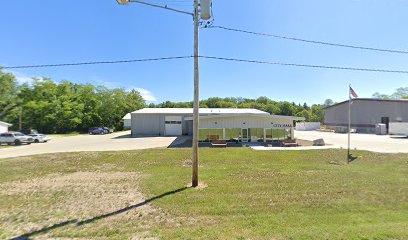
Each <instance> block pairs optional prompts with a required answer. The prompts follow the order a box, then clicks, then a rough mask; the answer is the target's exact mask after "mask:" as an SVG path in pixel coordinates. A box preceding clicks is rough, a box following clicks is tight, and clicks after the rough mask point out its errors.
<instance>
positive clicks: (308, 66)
mask: <svg viewBox="0 0 408 240" xmlns="http://www.w3.org/2000/svg"><path fill="white" fill-rule="evenodd" d="M200 58H207V59H215V60H224V61H234V62H246V63H255V64H268V65H280V66H292V67H305V68H322V69H335V70H350V71H364V72H381V73H401V74H408V71H406V70H388V69H372V68H355V67H338V66H325V65H310V64H298V63H282V62H268V61H259V60H248V59H237V58H225V57H213V56H200Z"/></svg>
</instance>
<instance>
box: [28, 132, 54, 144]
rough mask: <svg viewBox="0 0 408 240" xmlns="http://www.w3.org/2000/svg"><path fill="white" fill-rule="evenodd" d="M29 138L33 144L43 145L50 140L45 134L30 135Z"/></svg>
mask: <svg viewBox="0 0 408 240" xmlns="http://www.w3.org/2000/svg"><path fill="white" fill-rule="evenodd" d="M29 136H31V137H33V139H34V142H35V143H45V142H48V141H50V140H51V138H50V137H48V136H47V135H45V134H30V135H29Z"/></svg>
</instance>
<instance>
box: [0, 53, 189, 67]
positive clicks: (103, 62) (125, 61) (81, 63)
mask: <svg viewBox="0 0 408 240" xmlns="http://www.w3.org/2000/svg"><path fill="white" fill-rule="evenodd" d="M192 57H193V56H181V57H162V58H145V59H131V60H117V61H98V62H79V63H58V64H43V65H23V66H10V67H7V66H5V67H1V66H0V69H1V68H3V69H18V68H46V67H67V66H81V65H100V64H119V63H133V62H151V61H163V60H174V59H185V58H192Z"/></svg>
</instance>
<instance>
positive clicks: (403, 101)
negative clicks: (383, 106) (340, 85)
mask: <svg viewBox="0 0 408 240" xmlns="http://www.w3.org/2000/svg"><path fill="white" fill-rule="evenodd" d="M348 101H349V100H346V101H343V102H339V103H335V104H333V105H330V106H327V107H325V108H324V109H327V108H331V107H334V106H338V105H341V104H344V103H348ZM354 101H367V102H398V103H407V104H408V99H381V98H354V99H353V102H354Z"/></svg>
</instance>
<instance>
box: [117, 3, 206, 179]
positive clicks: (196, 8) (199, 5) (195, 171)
mask: <svg viewBox="0 0 408 240" xmlns="http://www.w3.org/2000/svg"><path fill="white" fill-rule="evenodd" d="M116 1H117V2H118V3H119V4H122V5H127V4H129V3H130V2H133V3H139V4H144V5H148V6H152V7H158V8H163V9H166V10H171V11H174V12H179V13H184V14H188V15H191V16H193V18H194V110H193V164H192V165H193V176H192V184H191V185H192V186H193V187H197V186H198V128H199V120H198V119H199V108H200V106H199V105H200V102H199V99H200V98H199V85H200V71H199V64H198V60H199V55H198V30H199V27H200V17H201V19H203V20H208V19H210V18H211V6H212V4H211V0H200V3H199V0H194V13H190V12H186V11H182V10H178V9H174V8H170V7H168V6H167V5H165V6H160V5H158V4H154V3H149V2H144V1H142V0H116ZM199 8H201V13H202V15H201V16H200V11H199Z"/></svg>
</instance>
